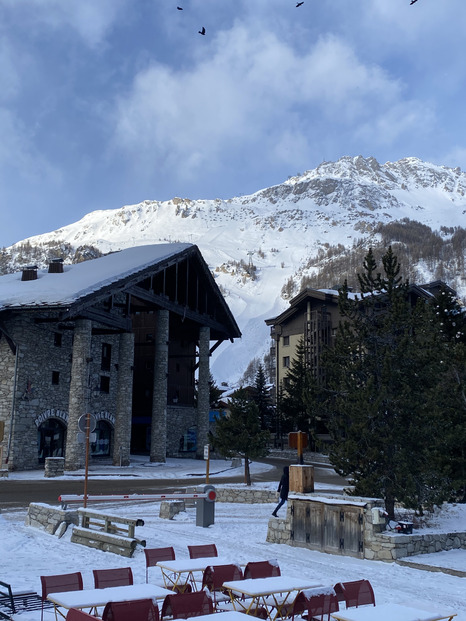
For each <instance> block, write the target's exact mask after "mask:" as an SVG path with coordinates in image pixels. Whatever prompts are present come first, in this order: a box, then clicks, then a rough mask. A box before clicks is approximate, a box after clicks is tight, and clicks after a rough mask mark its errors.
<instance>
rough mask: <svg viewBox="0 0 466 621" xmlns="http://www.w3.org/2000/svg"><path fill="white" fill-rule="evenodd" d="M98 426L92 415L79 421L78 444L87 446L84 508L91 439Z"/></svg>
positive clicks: (85, 494)
mask: <svg viewBox="0 0 466 621" xmlns="http://www.w3.org/2000/svg"><path fill="white" fill-rule="evenodd" d="M95 426H96V420H95V416H93V415H92V414H90V413H89V412H88V413H87V414H83V415H82V416H81V417H80V418H79V420H78V429H79V432H78V442H85V445H86V462H85V467H84V502H83V507H84V508H86V507H87V478H88V472H89V440H90V439H91V433H92V432H93V431H94V429H95ZM93 436H94V437H93V438H92V440H93V441H95V434H93Z"/></svg>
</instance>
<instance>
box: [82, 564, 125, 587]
mask: <svg viewBox="0 0 466 621" xmlns="http://www.w3.org/2000/svg"><path fill="white" fill-rule="evenodd" d="M92 573H93V575H94V587H95V588H96V589H106V588H107V587H115V586H128V585H131V584H133V572H132V570H131V567H115V568H112V569H93V570H92Z"/></svg>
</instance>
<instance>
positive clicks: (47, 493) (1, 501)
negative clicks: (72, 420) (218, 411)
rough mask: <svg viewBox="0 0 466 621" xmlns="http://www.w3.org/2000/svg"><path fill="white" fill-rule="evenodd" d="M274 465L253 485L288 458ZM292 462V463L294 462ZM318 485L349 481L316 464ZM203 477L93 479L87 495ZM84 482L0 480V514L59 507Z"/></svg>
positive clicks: (140, 490)
mask: <svg viewBox="0 0 466 621" xmlns="http://www.w3.org/2000/svg"><path fill="white" fill-rule="evenodd" d="M263 461H264V462H266V463H268V464H271V465H273V466H274V468H273V469H271V470H268V471H267V472H262V473H258V474H254V475H252V477H251V478H252V482H253V483H254V482H263V481H277V484H278V481H279V479H280V476H281V472H282V468H283V465H288V464H289V463H290V461H289V460H287V459H286V458H280V457H271V458H267V459H264V460H263ZM291 463H293V462H291ZM314 478H315V482H316V483H320V484H324V485H325V484H327V485H344V484H345V483H346V481H345V480H344V479H342V478H340V477H338V476H337V475H336V474H335V472H334V471H333V469H331V468H329V467H326V466H324V465H322V464H315V465H314ZM204 482H205V478H204V477H199V478H198V477H190V478H189V479H188V478H185V479H169V480H168V479H165V480H164V479H142V478H137V479H124V478H122V479H115V478H112V479H92V477H89V480H88V489H87V492H88V494H104V493H105V494H163V493H169V492H173V491H179V490H180V488H183V487H186V486H195V485H202V484H203V483H204ZM243 482H244V477H243V476H237V477H224V478H223V477H219V476H216V477H215V478H214V479H211V483H212V484H213V485H221V484H225V483H243ZM83 491H84V490H83V480H82V479H76V480H75V481H74V480H72V479H71V480H70V479H66V481H63V480H57V479H34V480H30V481H26V480H9V479H0V511H1V510H2V509H3V510H10V509H17V508H24V507H27V506H28V505H29V503H30V502H44V503H47V504H57V502H58V496H59V495H60V494H82V493H83Z"/></svg>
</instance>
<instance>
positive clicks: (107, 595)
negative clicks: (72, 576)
mask: <svg viewBox="0 0 466 621" xmlns="http://www.w3.org/2000/svg"><path fill="white" fill-rule="evenodd" d="M167 595H173V591H169V590H168V589H164V588H163V587H160V586H157V585H155V584H145V583H144V584H132V585H126V586H117V587H107V588H106V589H83V590H82V591H63V592H59V593H49V595H47V599H48V600H49V601H51V602H53V604H54V606H55V608H57V606H60V607H62V608H67V609H68V610H69V609H70V608H89V610H96V609H97V608H98V607H99V606H105V605H106V604H108V602H129V601H132V600H135V599H149V598H150V599H152V600H153V602H154V604H155V603H157V601H158V600H163V599H165V597H166V596H167Z"/></svg>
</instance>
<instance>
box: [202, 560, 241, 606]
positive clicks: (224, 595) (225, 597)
mask: <svg viewBox="0 0 466 621" xmlns="http://www.w3.org/2000/svg"><path fill="white" fill-rule="evenodd" d="M242 579H243V572H242V570H241V567H240V566H239V565H234V564H231V565H209V567H206V568H205V570H204V574H203V576H202V588H203V589H204V588H206V589H208V590H209V592H210V593H211V595H212V598H213V603H214V608H215V610H216V611H219V610H222V609H223V610H225V609H227V608H228V606H225V603H227V602H230V595H229V593H228V591H226V590H225V589H224V588H223V583H224V582H230V581H231V580H242Z"/></svg>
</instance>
